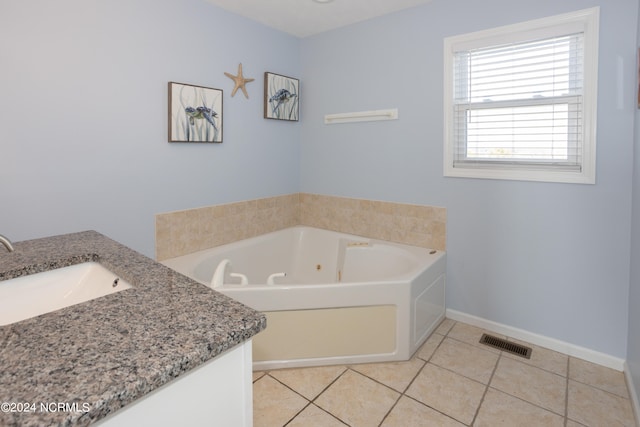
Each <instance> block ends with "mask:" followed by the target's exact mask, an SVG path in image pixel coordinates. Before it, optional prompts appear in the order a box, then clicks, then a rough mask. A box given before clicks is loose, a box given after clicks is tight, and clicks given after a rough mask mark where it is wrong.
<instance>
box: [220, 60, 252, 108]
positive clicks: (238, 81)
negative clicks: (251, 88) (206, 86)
mask: <svg viewBox="0 0 640 427" xmlns="http://www.w3.org/2000/svg"><path fill="white" fill-rule="evenodd" d="M224 75H225V76H227V77H229V78H230V79H231V80H233V81H234V82H235V86H234V87H233V91H231V96H232V97H233V96H234V95H235V94H236V92H237V91H238V89H242V93H244V96H245V97H246V98H247V99H249V94H248V93H247V88H245V87H244V85H245V84H247V83H249V82H252V81H254V80H255V79H245V78H244V76H243V75H242V63H241V64H240V65H238V75H237V76H234V75H233V74H231V73H224Z"/></svg>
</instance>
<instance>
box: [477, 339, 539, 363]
mask: <svg viewBox="0 0 640 427" xmlns="http://www.w3.org/2000/svg"><path fill="white" fill-rule="evenodd" d="M480 343H481V344H486V345H488V346H490V347H493V348H497V349H498V350H503V351H506V352H509V353H512V354H516V355H518V356H522V357H526V358H527V359H531V349H530V348H529V347H525V346H523V345H520V344H516V343H512V342H509V341H507V340H503V339H502V338H497V337H494V336H491V335H487V334H482V338H480Z"/></svg>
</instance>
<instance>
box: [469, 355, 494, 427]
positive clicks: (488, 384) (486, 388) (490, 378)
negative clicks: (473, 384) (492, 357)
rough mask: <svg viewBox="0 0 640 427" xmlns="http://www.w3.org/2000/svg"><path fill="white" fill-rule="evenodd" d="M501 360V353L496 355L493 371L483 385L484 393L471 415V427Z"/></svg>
mask: <svg viewBox="0 0 640 427" xmlns="http://www.w3.org/2000/svg"><path fill="white" fill-rule="evenodd" d="M501 359H502V351H501V352H499V353H498V358H497V359H496V364H495V365H494V366H493V370H492V371H491V376H490V377H489V381H487V384H486V385H485V388H484V393H482V398H481V399H480V403H479V404H478V407H477V408H476V412H475V414H473V419H472V420H471V423H470V424H469V425H470V426H472V425H473V424H474V423H475V422H476V418H478V414H479V413H480V407H481V406H482V404H483V403H484V399H485V397H486V396H487V393H488V392H489V386H490V385H491V381H493V376H494V375H495V374H496V371H497V370H498V364H499V363H500V360H501Z"/></svg>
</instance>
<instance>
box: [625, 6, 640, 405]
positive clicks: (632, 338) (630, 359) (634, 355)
mask: <svg viewBox="0 0 640 427" xmlns="http://www.w3.org/2000/svg"><path fill="white" fill-rule="evenodd" d="M638 21H639V22H640V15H638ZM637 44H638V46H640V29H639V31H638V40H637ZM639 123H640V110H636V128H635V151H634V166H633V211H632V216H631V217H632V223H631V282H630V289H629V337H628V343H627V346H628V349H627V364H628V366H629V371H630V372H631V375H632V378H633V384H632V386H633V387H635V394H636V396H640V126H638V124H639Z"/></svg>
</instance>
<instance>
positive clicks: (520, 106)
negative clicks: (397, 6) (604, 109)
mask: <svg viewBox="0 0 640 427" xmlns="http://www.w3.org/2000/svg"><path fill="white" fill-rule="evenodd" d="M597 56H598V8H593V9H587V10H583V11H579V12H575V13H570V14H566V15H559V16H554V17H551V18H544V19H540V20H535V21H529V22H525V23H522V24H516V25H511V26H507V27H501V28H497V29H493V30H488V31H481V32H478V33H472V34H465V35H461V36H454V37H449V38H447V39H445V91H444V92H445V101H444V106H445V150H444V151H445V160H444V161H445V165H444V174H445V176H457V177H474V178H494V179H517V180H529V181H551V182H573V183H585V184H593V183H595V136H596V135H595V128H596V126H595V125H596V94H597V66H598V58H597Z"/></svg>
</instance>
